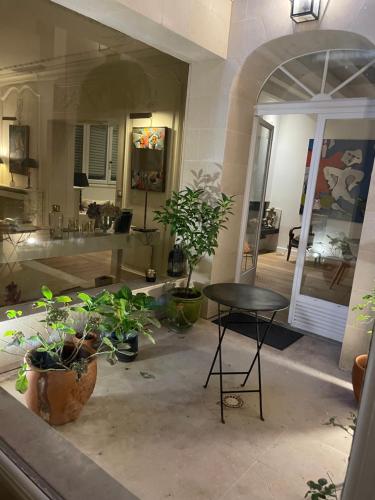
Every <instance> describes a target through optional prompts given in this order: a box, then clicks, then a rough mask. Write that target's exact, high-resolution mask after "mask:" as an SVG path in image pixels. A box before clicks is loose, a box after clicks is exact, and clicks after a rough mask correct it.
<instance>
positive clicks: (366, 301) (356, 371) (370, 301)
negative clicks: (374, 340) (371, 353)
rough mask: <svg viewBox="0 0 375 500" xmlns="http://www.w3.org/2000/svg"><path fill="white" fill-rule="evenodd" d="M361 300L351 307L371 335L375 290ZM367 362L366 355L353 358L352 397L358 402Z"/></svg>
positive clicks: (374, 310)
mask: <svg viewBox="0 0 375 500" xmlns="http://www.w3.org/2000/svg"><path fill="white" fill-rule="evenodd" d="M362 299H363V302H362V303H361V304H358V305H356V306H355V307H353V311H360V312H361V314H360V315H359V316H358V319H359V320H360V321H364V322H366V323H369V324H370V328H369V330H368V333H369V334H370V335H371V334H372V333H373V328H374V318H375V288H373V289H372V290H371V292H370V293H369V294H367V295H364V296H363V297H362ZM367 361H368V354H360V355H359V356H357V357H356V358H355V360H354V364H353V369H352V382H353V391H354V396H355V398H356V400H357V401H358V402H359V401H360V400H361V392H362V386H363V380H364V378H365V373H366V368H367Z"/></svg>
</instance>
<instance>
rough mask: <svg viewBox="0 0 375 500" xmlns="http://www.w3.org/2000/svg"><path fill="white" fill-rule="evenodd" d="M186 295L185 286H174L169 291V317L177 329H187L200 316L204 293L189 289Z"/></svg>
mask: <svg viewBox="0 0 375 500" xmlns="http://www.w3.org/2000/svg"><path fill="white" fill-rule="evenodd" d="M189 292H190V293H191V295H190V296H188V297H186V296H185V288H173V289H172V290H171V291H170V292H169V300H168V304H167V311H166V312H167V318H168V319H169V322H170V324H171V326H172V327H174V328H175V329H177V330H186V329H187V328H190V327H191V326H193V325H194V323H195V322H196V321H197V320H198V319H199V318H200V315H201V308H202V301H203V295H202V293H201V292H199V291H195V290H194V291H193V290H191V291H189Z"/></svg>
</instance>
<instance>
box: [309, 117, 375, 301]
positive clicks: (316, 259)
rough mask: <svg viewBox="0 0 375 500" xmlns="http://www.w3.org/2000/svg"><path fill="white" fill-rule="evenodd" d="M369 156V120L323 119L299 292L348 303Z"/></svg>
mask: <svg viewBox="0 0 375 500" xmlns="http://www.w3.org/2000/svg"><path fill="white" fill-rule="evenodd" d="M310 147H312V142H311V145H310ZM374 156H375V121H374V120H364V119H363V120H328V121H327V123H326V129H325V134H324V142H323V148H322V152H321V159H320V164H319V171H318V177H317V182H316V186H315V196H314V200H315V201H314V207H313V212H312V217H311V221H310V235H309V241H308V248H307V252H306V256H305V262H304V270H303V278H302V286H301V293H302V294H303V295H308V296H310V297H315V298H319V299H323V300H327V301H329V302H333V303H335V304H341V305H346V306H347V305H349V300H350V295H351V289H352V284H353V277H354V272H355V267H356V262H357V257H358V248H359V242H360V238H361V232H362V225H363V218H364V213H365V209H366V203H367V196H368V191H369V186H370V179H371V175H372V170H373V163H374ZM307 170H309V167H308V168H307Z"/></svg>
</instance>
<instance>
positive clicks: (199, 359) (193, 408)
mask: <svg viewBox="0 0 375 500" xmlns="http://www.w3.org/2000/svg"><path fill="white" fill-rule="evenodd" d="M155 338H156V341H157V343H156V345H151V344H147V343H145V342H143V345H142V348H141V350H140V354H139V356H138V358H137V359H136V361H135V362H133V363H129V364H124V363H118V364H117V365H116V366H114V367H110V366H109V365H108V364H107V363H106V362H105V361H104V360H101V361H100V366H99V370H98V380H97V384H96V388H95V391H94V393H93V395H92V397H91V399H90V401H89V402H88V404H87V405H86V407H85V408H84V410H83V412H82V414H81V417H80V418H79V420H77V421H76V422H74V423H71V424H67V425H65V426H62V427H56V430H57V431H58V432H59V433H61V434H62V435H63V436H64V437H65V438H66V439H67V440H69V441H70V442H71V443H73V444H74V445H75V446H76V447H77V448H79V449H80V450H81V451H82V452H83V453H85V454H86V455H87V456H88V457H90V458H91V459H92V460H93V461H95V462H96V463H97V464H98V465H99V466H101V467H102V468H103V469H105V470H106V471H107V472H108V473H109V474H110V475H112V476H113V477H114V478H115V479H117V480H118V481H119V482H120V483H122V484H124V485H125V486H126V487H127V488H128V489H129V490H130V491H131V492H132V493H133V494H135V495H136V496H138V497H139V498H141V499H144V500H159V499H164V498H175V499H178V500H193V499H194V500H196V499H205V500H207V499H215V500H218V499H228V500H234V499H250V498H251V500H272V499H276V498H277V499H278V500H284V499H285V500H293V499H296V500H300V499H302V498H303V497H304V494H305V492H306V490H307V487H306V481H308V480H311V479H312V480H316V479H318V478H320V477H326V476H327V473H329V474H330V475H331V477H332V479H333V481H334V482H335V483H336V484H340V483H341V482H342V481H343V479H344V476H345V471H346V466H347V459H348V454H349V451H350V445H351V437H350V436H349V435H348V434H346V433H345V432H344V431H343V430H341V429H338V428H332V427H330V426H325V425H324V423H325V422H327V421H328V419H329V418H330V417H332V416H335V417H337V419H338V420H339V421H340V422H343V423H347V418H348V416H349V413H350V412H351V411H354V410H355V403H354V398H353V394H352V388H351V383H350V375H349V374H348V373H345V372H342V371H340V370H339V369H338V367H337V365H338V359H339V353H340V346H339V345H338V344H335V343H332V342H328V341H325V340H322V339H319V338H315V337H307V336H305V337H303V338H302V339H300V340H298V341H297V342H296V343H295V344H293V345H292V346H291V347H289V348H287V349H286V350H285V351H278V350H275V349H273V348H270V347H268V346H266V345H265V346H264V347H263V349H262V374H263V398H264V416H265V422H261V421H260V419H259V409H258V408H259V407H258V395H257V394H253V395H252V394H247V395H243V400H244V405H243V407H242V408H240V409H228V408H226V409H225V418H226V424H225V425H223V424H222V423H221V422H220V409H219V405H218V400H219V389H218V383H219V381H218V377H212V379H211V381H210V384H209V386H208V388H207V389H206V390H204V389H203V383H204V381H205V377H206V376H207V373H208V370H209V367H210V362H211V359H212V356H213V354H214V351H215V348H216V343H217V330H216V326H215V325H214V324H212V323H210V322H208V321H205V320H200V321H199V322H198V323H197V324H196V325H195V326H194V328H193V329H192V330H190V331H189V332H187V333H186V334H184V335H180V334H176V333H173V332H170V331H168V329H166V328H162V329H161V330H159V331H157V332H155ZM255 348H256V344H255V342H254V341H253V340H251V339H248V338H245V337H243V336H241V335H239V334H237V333H234V332H233V333H232V332H228V334H227V336H226V339H225V342H224V360H223V361H224V368H225V369H227V370H228V369H230V368H236V369H242V368H244V369H246V368H247V367H248V365H249V361H250V358H251V357H252V356H253V355H254V353H255ZM241 381H242V380H241V378H240V379H238V378H236V376H227V377H226V380H225V384H226V386H227V387H228V388H231V387H233V388H239V384H240V382H241ZM255 383H256V373H253V374H252V377H250V380H249V383H248V385H249V386H251V385H252V384H255ZM1 385H2V387H4V388H5V389H6V390H7V391H9V392H10V393H11V394H13V395H14V396H15V397H17V399H19V400H20V401H22V399H23V397H22V396H21V395H19V394H18V393H16V392H15V390H14V379H13V378H9V379H8V380H5V381H3V382H2V384H1ZM234 393H235V391H234Z"/></svg>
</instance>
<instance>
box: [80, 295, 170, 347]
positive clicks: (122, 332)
mask: <svg viewBox="0 0 375 500" xmlns="http://www.w3.org/2000/svg"><path fill="white" fill-rule="evenodd" d="M80 298H81V300H83V302H84V303H85V307H87V308H88V309H90V310H92V311H93V310H94V311H96V312H98V313H99V314H100V315H101V316H102V317H103V322H102V331H103V332H104V333H105V334H110V335H112V334H114V336H115V337H116V339H117V340H118V341H119V342H124V341H126V339H127V336H128V335H129V334H131V333H132V332H137V333H140V334H142V335H144V336H145V337H147V338H148V339H149V340H150V341H151V342H152V343H155V340H154V338H153V336H152V331H151V328H150V327H151V326H154V327H156V328H159V327H160V323H159V321H158V320H157V319H156V318H155V316H154V309H155V299H154V298H153V297H150V296H149V295H146V294H145V293H136V294H133V292H132V291H131V289H130V288H128V287H122V288H121V289H120V290H119V291H118V292H116V293H110V292H107V291H104V292H102V293H101V294H99V295H98V296H96V297H90V296H88V295H86V296H82V294H81V295H80Z"/></svg>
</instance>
